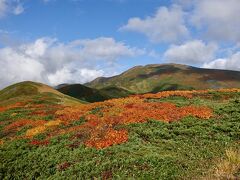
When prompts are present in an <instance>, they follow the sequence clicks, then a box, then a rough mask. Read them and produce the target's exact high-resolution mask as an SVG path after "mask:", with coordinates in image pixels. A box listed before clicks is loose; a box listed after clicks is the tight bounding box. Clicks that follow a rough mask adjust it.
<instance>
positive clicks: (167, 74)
mask: <svg viewBox="0 0 240 180" xmlns="http://www.w3.org/2000/svg"><path fill="white" fill-rule="evenodd" d="M85 85H86V86H89V87H92V88H97V89H101V88H106V87H108V86H115V87H119V88H123V89H125V90H128V91H130V92H133V93H147V92H159V91H163V90H186V89H219V88H239V87H240V72H238V71H229V70H215V69H202V68H196V67H191V66H186V65H179V64H163V65H158V64H156V65H146V66H136V67H134V68H131V69H129V70H128V71H126V72H124V73H122V74H120V75H117V76H114V77H109V78H104V77H102V78H97V79H96V80H94V81H92V82H90V83H87V84H85Z"/></svg>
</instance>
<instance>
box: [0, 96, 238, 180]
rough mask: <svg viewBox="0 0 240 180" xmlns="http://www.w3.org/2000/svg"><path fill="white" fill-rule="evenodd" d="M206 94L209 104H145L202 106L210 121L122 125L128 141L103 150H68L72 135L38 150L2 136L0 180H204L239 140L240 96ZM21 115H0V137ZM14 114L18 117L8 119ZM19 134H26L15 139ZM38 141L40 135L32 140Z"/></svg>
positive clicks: (177, 99)
mask: <svg viewBox="0 0 240 180" xmlns="http://www.w3.org/2000/svg"><path fill="white" fill-rule="evenodd" d="M210 95H211V96H212V98H211V99H205V98H204V97H195V98H192V99H186V98H183V97H168V98H162V99H150V100H148V101H154V102H155V101H161V102H172V103H175V104H177V105H178V106H184V105H198V106H201V105H204V106H208V107H211V108H212V109H213V110H214V113H215V116H214V117H213V118H211V119H209V120H201V119H198V118H193V117H186V118H184V119H182V120H181V121H178V122H172V123H164V122H160V121H155V120H149V121H147V122H145V123H136V124H129V125H123V127H124V128H126V129H127V130H128V132H129V140H128V142H126V143H123V144H120V145H114V146H111V147H108V148H105V149H102V150H97V149H95V148H87V147H85V146H84V145H83V144H80V146H79V147H76V148H74V147H69V144H71V143H72V140H71V134H64V135H59V136H57V137H54V138H53V139H52V140H51V143H50V144H49V145H48V146H39V147H38V146H32V145H29V143H28V142H29V140H27V139H22V140H21V139H20V140H17V139H16V140H12V141H8V140H7V139H8V136H9V135H8V134H1V138H2V139H4V140H5V141H6V142H5V143H4V144H2V145H1V147H0V161H1V164H0V179H14V178H15V179H16V178H20V179H32V178H39V179H47V178H50V179H76V178H88V179H90V178H94V177H97V178H102V179H108V178H121V179H126V178H133V179H136V178H141V179H146V178H147V179H198V178H200V177H204V176H207V174H208V173H209V172H210V171H211V170H212V169H214V167H215V165H216V160H218V159H220V158H222V157H224V156H225V155H224V152H225V150H226V149H228V148H230V147H231V148H233V149H234V148H237V147H239V141H240V138H239V137H240V134H239V129H240V121H239V119H240V111H239V109H240V93H214V92H211V93H210ZM222 96H223V98H222ZM37 103H39V104H44V103H46V102H39V101H38V102H37ZM26 111H28V109H26V108H25V109H21V108H15V109H12V110H8V111H5V112H2V113H0V127H1V132H3V131H2V129H3V128H4V126H6V125H7V124H6V123H8V121H12V120H13V121H14V120H17V119H18V118H22V117H27V115H26ZM13 113H18V115H17V116H14V117H12V116H11V114H13ZM92 113H95V111H94V112H92ZM50 119H53V117H51V118H50ZM79 122H80V121H79ZM81 122H82V120H81ZM81 122H80V123H81ZM123 127H121V128H123ZM24 131H26V129H25V130H22V131H21V132H18V134H17V135H21V134H22V133H24ZM42 138H44V134H42V135H41V134H40V135H38V136H37V137H35V139H42ZM239 173H240V172H239ZM239 173H238V175H239ZM238 175H237V174H236V175H235V176H238Z"/></svg>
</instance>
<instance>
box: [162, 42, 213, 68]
mask: <svg viewBox="0 0 240 180" xmlns="http://www.w3.org/2000/svg"><path fill="white" fill-rule="evenodd" d="M216 50H217V45H216V44H214V43H209V44H205V43H204V42H203V41H201V40H193V41H189V42H186V43H185V44H182V45H172V46H171V47H170V48H169V49H168V50H167V51H166V52H165V53H164V59H165V60H166V61H168V62H175V63H185V64H190V65H202V63H205V62H209V61H211V60H213V59H214V55H215V52H216Z"/></svg>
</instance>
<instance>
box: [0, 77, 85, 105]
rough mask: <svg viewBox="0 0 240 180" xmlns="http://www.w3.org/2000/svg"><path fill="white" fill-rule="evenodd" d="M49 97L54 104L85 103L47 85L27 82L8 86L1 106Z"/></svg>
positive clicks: (1, 93)
mask: <svg viewBox="0 0 240 180" xmlns="http://www.w3.org/2000/svg"><path fill="white" fill-rule="evenodd" d="M41 97H49V98H50V99H51V101H52V102H54V103H62V104H78V103H81V102H82V103H85V102H84V101H79V100H77V99H75V98H72V97H70V96H67V95H64V94H62V93H60V92H58V91H56V90H54V89H53V88H51V87H50V86H47V85H45V84H41V83H36V82H31V81H25V82H20V83H17V84H13V85H11V86H8V87H6V88H4V89H3V90H1V91H0V105H5V104H12V103H15V102H21V101H25V100H31V99H34V98H41Z"/></svg>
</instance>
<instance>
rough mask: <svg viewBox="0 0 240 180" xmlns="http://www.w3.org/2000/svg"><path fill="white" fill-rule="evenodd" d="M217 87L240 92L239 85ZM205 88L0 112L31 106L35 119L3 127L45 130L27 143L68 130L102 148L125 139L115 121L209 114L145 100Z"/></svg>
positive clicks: (35, 132)
mask: <svg viewBox="0 0 240 180" xmlns="http://www.w3.org/2000/svg"><path fill="white" fill-rule="evenodd" d="M218 91H219V92H240V91H239V89H229V90H226V89H224V90H218ZM208 92H210V90H201V91H165V92H160V93H157V94H143V95H135V96H130V97H127V98H120V99H112V100H108V101H104V102H97V103H91V104H80V105H73V106H63V105H51V106H48V107H46V106H45V105H43V104H30V105H29V104H26V103H16V104H13V105H10V106H6V107H0V112H1V111H6V110H9V109H13V108H17V107H24V108H26V109H29V110H31V112H30V113H29V115H30V116H34V117H37V118H36V119H18V120H15V121H13V122H11V123H9V124H8V125H7V126H5V128H4V131H5V132H10V131H11V132H13V131H18V130H20V129H22V128H23V127H28V129H27V130H26V132H25V136H24V138H30V139H31V138H34V136H36V135H38V134H41V133H45V132H48V134H47V138H46V139H45V140H42V141H38V140H32V141H31V142H30V144H31V145H37V146H41V145H48V144H49V143H50V139H51V138H52V137H54V136H58V135H61V134H66V133H72V134H73V138H72V139H74V140H79V142H80V141H81V142H82V143H84V144H85V145H86V146H87V147H94V148H97V149H102V148H106V147H109V146H112V145H115V144H121V143H124V142H127V141H128V131H127V130H125V129H123V128H120V129H119V128H118V127H119V125H127V124H131V123H144V122H146V121H148V120H158V121H164V122H166V123H169V122H174V121H179V120H181V119H182V118H184V117H187V116H194V117H197V118H200V119H209V118H211V117H213V115H214V114H213V112H212V109H210V108H209V107H206V106H194V105H187V106H181V107H178V106H176V105H175V104H174V103H170V102H154V101H149V99H161V98H166V97H170V96H180V97H184V98H192V97H194V96H196V95H201V94H206V93H208ZM48 115H52V116H53V119H51V120H43V119H44V117H46V116H48ZM39 118H40V119H39ZM81 119H84V121H83V122H81V121H80V120H81ZM61 127H64V128H61Z"/></svg>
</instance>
